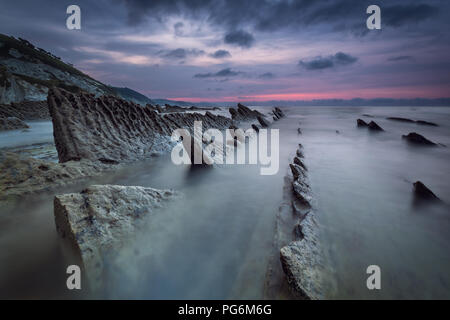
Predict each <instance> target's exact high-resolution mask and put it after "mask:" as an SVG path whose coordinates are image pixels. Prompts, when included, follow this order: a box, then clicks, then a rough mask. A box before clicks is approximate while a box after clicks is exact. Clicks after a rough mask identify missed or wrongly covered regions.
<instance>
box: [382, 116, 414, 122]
mask: <svg viewBox="0 0 450 320" xmlns="http://www.w3.org/2000/svg"><path fill="white" fill-rule="evenodd" d="M386 119H388V120H392V121H399V122H412V123H414V122H415V121H414V120H411V119H407V118H399V117H388V118H386Z"/></svg>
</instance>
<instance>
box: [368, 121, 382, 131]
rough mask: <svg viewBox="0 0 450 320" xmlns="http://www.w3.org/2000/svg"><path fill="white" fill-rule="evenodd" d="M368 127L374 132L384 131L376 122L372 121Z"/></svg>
mask: <svg viewBox="0 0 450 320" xmlns="http://www.w3.org/2000/svg"><path fill="white" fill-rule="evenodd" d="M368 127H369V130H372V131H384V130H383V128H381V127H380V126H379V125H378V124H377V123H376V122H375V121H370V122H369V124H368Z"/></svg>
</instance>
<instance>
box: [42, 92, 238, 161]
mask: <svg viewBox="0 0 450 320" xmlns="http://www.w3.org/2000/svg"><path fill="white" fill-rule="evenodd" d="M48 105H49V110H50V114H51V116H52V121H53V130H54V138H55V144H56V148H57V151H58V157H59V160H60V162H65V161H69V160H78V159H89V160H100V161H103V162H112V163H114V162H127V161H133V160H141V159H145V158H147V157H149V156H150V155H151V154H152V153H154V152H160V151H168V150H169V149H170V148H171V144H170V136H171V135H172V132H173V131H174V130H175V129H178V128H186V129H192V128H193V125H194V121H202V125H203V129H205V130H206V129H208V128H217V129H225V128H228V127H230V126H231V125H232V124H233V121H232V120H231V119H229V118H226V117H222V116H217V115H214V114H212V113H210V112H206V114H205V115H202V114H199V113H188V114H181V113H171V114H165V115H160V114H158V113H157V112H155V111H153V110H151V109H150V108H146V107H142V106H140V105H136V104H134V103H132V102H128V101H124V100H121V99H119V98H116V97H113V96H102V97H98V98H96V97H95V96H94V95H92V94H86V93H80V94H78V95H75V94H72V93H70V92H68V91H66V90H62V89H56V88H54V89H52V90H50V92H49V95H48Z"/></svg>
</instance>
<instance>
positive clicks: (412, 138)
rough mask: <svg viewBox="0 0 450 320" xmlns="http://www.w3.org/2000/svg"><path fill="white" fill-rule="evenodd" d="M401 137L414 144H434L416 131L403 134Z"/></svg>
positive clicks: (434, 144)
mask: <svg viewBox="0 0 450 320" xmlns="http://www.w3.org/2000/svg"><path fill="white" fill-rule="evenodd" d="M402 138H403V139H405V140H406V141H408V142H409V143H412V144H415V145H423V146H436V143H434V142H432V141H430V140H428V139H427V138H425V137H424V136H422V135H420V134H418V133H416V132H411V133H409V134H408V135H403V136H402Z"/></svg>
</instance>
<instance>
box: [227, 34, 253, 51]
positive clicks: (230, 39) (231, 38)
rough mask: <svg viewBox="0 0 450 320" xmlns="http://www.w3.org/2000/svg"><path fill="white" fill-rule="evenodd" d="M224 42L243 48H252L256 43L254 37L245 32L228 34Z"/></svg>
mask: <svg viewBox="0 0 450 320" xmlns="http://www.w3.org/2000/svg"><path fill="white" fill-rule="evenodd" d="M223 40H224V42H225V43H227V44H232V45H236V46H239V47H242V48H250V47H251V46H252V45H253V43H254V42H255V38H254V37H253V35H252V34H251V33H249V32H247V31H244V30H236V31H231V32H228V33H227V34H226V35H225V37H224V39H223Z"/></svg>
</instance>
